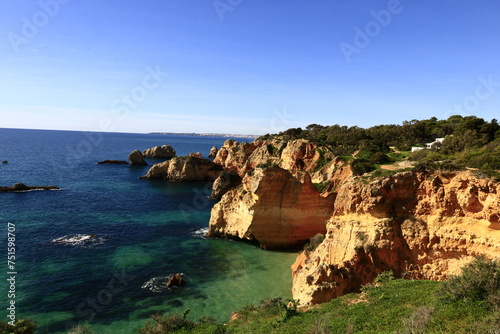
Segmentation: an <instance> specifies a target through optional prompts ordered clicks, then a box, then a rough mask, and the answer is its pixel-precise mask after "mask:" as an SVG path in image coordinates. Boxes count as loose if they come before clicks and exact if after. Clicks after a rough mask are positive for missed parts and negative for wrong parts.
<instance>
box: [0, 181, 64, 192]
mask: <svg viewBox="0 0 500 334" xmlns="http://www.w3.org/2000/svg"><path fill="white" fill-rule="evenodd" d="M31 190H61V188H58V187H55V186H27V185H25V184H23V183H16V184H15V185H13V186H12V187H8V186H3V187H0V192H25V191H31Z"/></svg>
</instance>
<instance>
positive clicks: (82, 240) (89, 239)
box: [52, 234, 104, 246]
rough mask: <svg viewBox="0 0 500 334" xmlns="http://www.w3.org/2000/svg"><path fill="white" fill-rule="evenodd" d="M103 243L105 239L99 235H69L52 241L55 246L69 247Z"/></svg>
mask: <svg viewBox="0 0 500 334" xmlns="http://www.w3.org/2000/svg"><path fill="white" fill-rule="evenodd" d="M103 242H104V239H103V238H100V237H98V236H97V234H69V235H65V236H64V237H60V238H56V239H53V240H52V243H53V244H61V245H68V246H83V245H95V244H101V243H103Z"/></svg>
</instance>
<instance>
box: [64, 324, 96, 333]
mask: <svg viewBox="0 0 500 334" xmlns="http://www.w3.org/2000/svg"><path fill="white" fill-rule="evenodd" d="M68 334H94V332H93V331H92V330H90V328H88V326H85V325H77V326H75V327H73V328H71V329H70V331H69V332H68Z"/></svg>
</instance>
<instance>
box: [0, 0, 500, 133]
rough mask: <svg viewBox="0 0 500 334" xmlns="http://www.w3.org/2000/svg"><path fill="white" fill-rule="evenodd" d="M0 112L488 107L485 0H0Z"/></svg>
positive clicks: (498, 80) (29, 118) (490, 58)
mask: <svg viewBox="0 0 500 334" xmlns="http://www.w3.org/2000/svg"><path fill="white" fill-rule="evenodd" d="M0 6H1V10H0V127H11V128H39V129H67V130H105V131H110V130H111V131H121V132H151V131H166V132H224V133H243V134H263V133H267V132H278V131H282V130H285V129H287V128H290V127H298V126H301V127H305V126H307V125H308V124H311V123H318V124H323V125H331V124H342V125H358V126H362V127H368V126H371V125H376V124H382V123H384V124H389V123H390V124H401V122H402V121H403V120H411V119H423V118H429V117H432V116H436V117H438V118H440V119H442V118H447V117H448V116H450V115H452V114H457V113H459V114H462V115H464V116H465V115H477V116H479V117H483V118H485V119H487V120H491V119H492V118H500V20H499V19H498V15H499V14H500V2H499V1H498V0H484V1H472V0H464V1H457V0H439V1H432V0H401V1H397V0H390V1H385V0H380V1H379V0H374V1H365V0H363V1H362V0H352V1H339V0H309V1H305V0H300V1H299V0H286V1H285V0H282V1H276V0H252V1H251V0H215V1H214V0H140V1H139V0H120V1H118V0H106V1H103V0H100V1H97V0H41V1H31V0H22V1H13V0H0Z"/></svg>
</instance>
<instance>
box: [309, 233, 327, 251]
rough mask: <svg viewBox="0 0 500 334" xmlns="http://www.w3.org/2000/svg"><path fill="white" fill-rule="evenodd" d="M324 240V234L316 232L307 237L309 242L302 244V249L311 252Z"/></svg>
mask: <svg viewBox="0 0 500 334" xmlns="http://www.w3.org/2000/svg"><path fill="white" fill-rule="evenodd" d="M323 240H325V235H324V234H321V233H318V234H316V235H315V236H314V237H312V238H310V239H309V242H308V243H307V244H306V245H305V246H304V250H306V251H308V252H313V251H314V250H315V249H316V248H318V246H319V245H320V244H321V243H322V242H323Z"/></svg>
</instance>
